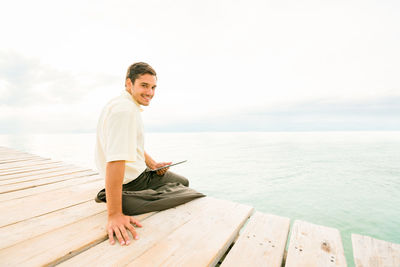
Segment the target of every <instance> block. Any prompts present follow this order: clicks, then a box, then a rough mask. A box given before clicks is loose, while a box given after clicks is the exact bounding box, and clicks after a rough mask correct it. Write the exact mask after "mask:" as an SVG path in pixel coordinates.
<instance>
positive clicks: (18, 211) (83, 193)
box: [0, 181, 104, 227]
mask: <svg viewBox="0 0 400 267" xmlns="http://www.w3.org/2000/svg"><path fill="white" fill-rule="evenodd" d="M103 186H104V181H94V182H91V183H87V184H80V185H77V186H72V187H67V188H61V189H58V190H54V191H50V192H45V193H40V194H36V195H33V196H27V197H24V198H19V199H13V200H9V201H3V202H0V214H7V216H1V217H0V227H2V226H5V225H9V224H12V223H16V222H19V221H22V220H26V219H29V218H32V217H35V216H40V215H43V214H45V213H49V212H52V211H55V210H59V209H63V208H66V207H69V206H72V205H76V204H78V203H82V202H86V201H88V200H91V199H94V197H95V196H96V194H97V193H98V191H100V190H101V189H102V188H103Z"/></svg>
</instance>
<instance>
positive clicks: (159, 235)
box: [61, 197, 236, 266]
mask: <svg viewBox="0 0 400 267" xmlns="http://www.w3.org/2000/svg"><path fill="white" fill-rule="evenodd" d="M235 206H236V205H235V204H233V203H231V202H228V201H224V200H219V199H214V198H210V197H204V198H200V199H195V200H193V201H191V202H189V203H186V204H184V205H180V206H178V207H176V208H172V209H168V210H165V211H161V212H158V213H157V214H155V215H153V216H152V217H150V218H148V219H147V220H146V221H145V222H144V223H143V228H137V232H138V234H139V236H140V238H139V240H137V241H134V242H133V243H131V244H130V245H129V246H120V245H119V244H116V245H114V246H110V245H109V243H108V241H104V242H102V243H100V244H98V245H97V246H94V247H92V248H90V249H89V250H87V251H85V252H83V253H81V254H79V255H77V256H75V257H74V258H72V259H69V260H68V261H66V262H63V263H62V264H61V266H77V265H79V266H89V265H91V266H121V265H126V264H127V263H128V262H130V261H132V260H134V259H135V258H137V257H139V256H140V255H142V254H143V253H145V252H146V251H147V250H149V249H150V248H152V247H154V246H155V245H157V244H158V243H159V242H161V241H162V240H164V239H166V238H167V237H168V235H169V234H170V233H172V232H174V231H176V230H177V229H179V228H181V227H182V226H183V225H185V224H187V223H189V222H190V221H192V220H194V221H197V220H207V218H208V216H209V214H211V215H212V217H213V218H214V217H215V213H218V212H219V211H222V210H224V209H225V208H228V209H229V210H230V209H232V208H233V207H235ZM213 221H214V220H213ZM195 231H197V232H201V229H196V230H195ZM170 245H173V244H170ZM151 264H152V263H151V262H149V263H147V265H146V266H149V265H151Z"/></svg>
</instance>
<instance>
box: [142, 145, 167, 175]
mask: <svg viewBox="0 0 400 267" xmlns="http://www.w3.org/2000/svg"><path fill="white" fill-rule="evenodd" d="M144 159H145V162H146V165H147V167H149V168H150V169H152V170H154V169H157V168H161V167H164V166H165V165H170V164H172V162H160V163H157V162H156V161H155V160H154V159H152V158H151V157H150V156H149V154H147V153H146V151H145V152H144ZM168 169H169V168H164V169H161V170H158V171H157V172H156V173H157V175H159V176H163V175H164V174H165V173H166V172H167V171H168Z"/></svg>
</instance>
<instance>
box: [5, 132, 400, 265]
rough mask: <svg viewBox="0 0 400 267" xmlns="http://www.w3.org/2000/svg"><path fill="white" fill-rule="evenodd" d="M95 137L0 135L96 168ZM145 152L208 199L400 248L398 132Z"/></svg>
mask: <svg viewBox="0 0 400 267" xmlns="http://www.w3.org/2000/svg"><path fill="white" fill-rule="evenodd" d="M94 140H95V135H94V134H65V135H61V134H52V135H0V145H1V146H7V147H12V148H16V149H20V150H23V151H27V152H31V153H35V154H38V155H40V156H44V157H51V158H52V159H58V160H62V161H64V162H70V163H75V164H77V165H80V166H87V167H90V168H94V163H93V150H94ZM146 150H147V152H148V153H149V154H150V155H151V156H152V157H153V158H155V159H156V160H159V161H179V160H184V159H187V160H188V162H187V163H185V164H181V165H178V166H174V167H173V169H171V170H172V171H176V172H178V173H180V174H183V175H185V176H186V177H188V178H189V180H190V182H191V186H192V187H193V188H195V189H197V190H198V191H201V192H203V193H206V194H207V195H210V196H213V197H216V198H223V199H229V200H232V201H236V202H240V203H244V204H249V205H252V206H254V207H255V208H256V209H257V210H259V211H262V212H267V213H273V214H276V215H280V216H285V217H289V218H291V222H292V223H293V221H294V220H296V219H300V220H305V221H308V222H311V223H315V224H320V225H325V226H329V227H334V228H337V229H339V230H340V231H341V235H342V240H343V244H344V248H345V252H346V258H347V263H348V266H354V265H353V260H352V248H351V237H350V235H351V233H357V234H363V235H369V236H372V237H374V238H378V239H382V240H386V241H390V242H394V243H400V227H399V225H400V224H399V222H400V197H399V195H400V164H399V162H400V132H280V133H278V132H265V133H264V132H261V133H259V132H254V133H253V132H250V133H247V132H246V133H149V134H147V135H146Z"/></svg>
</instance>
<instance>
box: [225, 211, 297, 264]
mask: <svg viewBox="0 0 400 267" xmlns="http://www.w3.org/2000/svg"><path fill="white" fill-rule="evenodd" d="M289 227H290V219H289V218H284V217H280V216H276V215H271V214H264V213H261V212H256V213H255V214H254V215H253V216H251V217H250V220H249V222H248V224H247V225H246V226H245V228H244V229H243V230H242V232H241V233H240V235H239V238H238V240H237V241H236V242H235V244H234V245H233V247H232V249H231V250H230V251H229V253H228V255H227V256H226V257H225V259H224V261H223V262H222V264H221V267H228V266H260V267H261V266H271V267H276V266H278V267H279V266H281V264H282V260H283V254H284V251H285V247H286V240H287V237H288V233H289Z"/></svg>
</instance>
